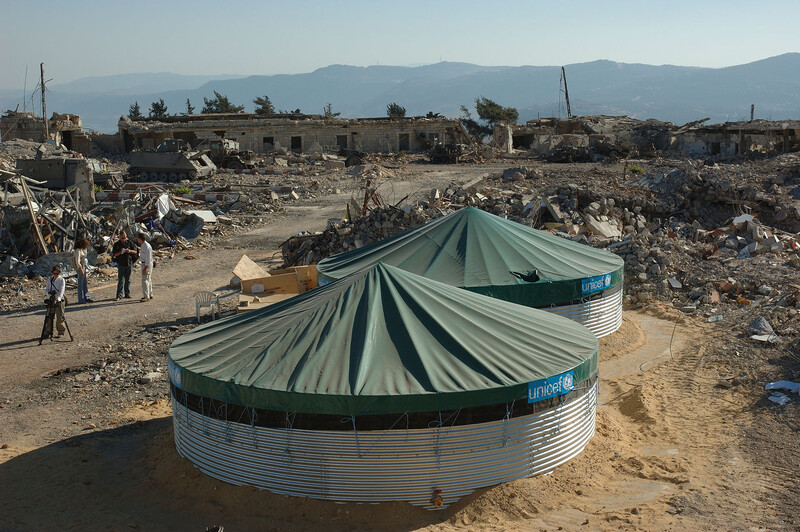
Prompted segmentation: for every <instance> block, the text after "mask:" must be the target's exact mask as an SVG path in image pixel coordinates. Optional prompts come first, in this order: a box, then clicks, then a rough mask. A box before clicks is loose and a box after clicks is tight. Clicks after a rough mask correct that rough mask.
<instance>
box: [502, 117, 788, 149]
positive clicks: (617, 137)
mask: <svg viewBox="0 0 800 532" xmlns="http://www.w3.org/2000/svg"><path fill="white" fill-rule="evenodd" d="M707 120H708V119H703V120H698V121H696V122H691V123H689V124H685V125H683V126H680V127H679V126H675V125H674V124H672V123H670V122H661V121H658V120H636V119H634V118H629V117H627V116H579V117H570V118H541V119H537V120H530V121H528V122H526V123H525V124H520V125H512V126H509V125H501V126H497V127H496V128H495V142H496V143H497V144H498V145H499V146H501V147H502V148H503V149H504V150H505V151H507V152H508V153H510V152H511V151H513V150H515V149H516V150H527V151H530V152H531V153H532V154H534V155H538V156H544V157H550V158H552V157H554V156H557V155H559V154H569V155H570V156H573V157H577V158H578V159H581V158H582V159H588V158H592V159H595V160H597V159H602V158H603V157H605V156H608V155H612V154H616V155H620V156H627V155H647V154H650V153H653V152H655V151H676V152H681V153H685V154H687V155H692V156H721V157H725V156H729V157H731V156H736V155H745V154H748V153H762V154H779V153H786V152H792V151H798V150H800V137H798V134H799V132H800V121H783V122H772V121H766V120H755V121H750V122H726V123H724V124H713V125H703V123H704V122H706V121H707Z"/></svg>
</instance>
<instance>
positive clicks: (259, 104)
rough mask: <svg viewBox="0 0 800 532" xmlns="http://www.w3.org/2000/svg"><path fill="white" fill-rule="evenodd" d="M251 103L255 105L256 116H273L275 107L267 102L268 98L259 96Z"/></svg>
mask: <svg viewBox="0 0 800 532" xmlns="http://www.w3.org/2000/svg"><path fill="white" fill-rule="evenodd" d="M253 103H254V104H256V114H257V115H274V114H275V106H274V105H272V102H271V101H269V96H266V95H265V96H259V97H258V98H256V99H255V100H253Z"/></svg>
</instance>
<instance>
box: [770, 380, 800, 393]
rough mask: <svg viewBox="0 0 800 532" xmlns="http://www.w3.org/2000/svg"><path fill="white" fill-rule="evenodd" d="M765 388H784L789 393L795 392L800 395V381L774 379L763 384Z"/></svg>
mask: <svg viewBox="0 0 800 532" xmlns="http://www.w3.org/2000/svg"><path fill="white" fill-rule="evenodd" d="M764 389H765V390H786V391H787V392H790V393H796V394H798V395H800V382H792V381H775V382H770V383H769V384H767V385H766V386H764Z"/></svg>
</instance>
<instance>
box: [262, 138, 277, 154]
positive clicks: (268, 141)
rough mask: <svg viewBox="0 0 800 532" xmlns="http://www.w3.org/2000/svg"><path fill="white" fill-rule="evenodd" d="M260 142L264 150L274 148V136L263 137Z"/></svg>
mask: <svg viewBox="0 0 800 532" xmlns="http://www.w3.org/2000/svg"><path fill="white" fill-rule="evenodd" d="M262 144H263V145H264V151H272V150H273V149H275V137H264V138H263V139H262Z"/></svg>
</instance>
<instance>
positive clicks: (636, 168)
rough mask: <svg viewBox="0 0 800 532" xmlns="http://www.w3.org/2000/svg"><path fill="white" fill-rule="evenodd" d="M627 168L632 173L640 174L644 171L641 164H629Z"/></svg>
mask: <svg viewBox="0 0 800 532" xmlns="http://www.w3.org/2000/svg"><path fill="white" fill-rule="evenodd" d="M628 170H630V171H631V173H632V174H641V173H642V172H644V170H642V167H641V166H637V165H635V164H632V165H630V166H629V167H628Z"/></svg>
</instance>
